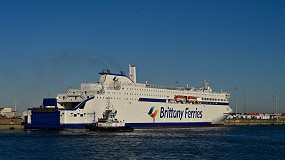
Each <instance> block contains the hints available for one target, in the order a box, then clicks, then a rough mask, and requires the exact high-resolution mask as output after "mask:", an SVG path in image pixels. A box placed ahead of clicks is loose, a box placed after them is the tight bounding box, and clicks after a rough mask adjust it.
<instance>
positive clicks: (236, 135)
mask: <svg viewBox="0 0 285 160" xmlns="http://www.w3.org/2000/svg"><path fill="white" fill-rule="evenodd" d="M0 159H49V160H50V159H65V160H68V159H285V126H232V127H210V128H190V129H154V130H150V129H148V130H135V131H134V132H130V133H115V132H112V133H111V132H89V131H0Z"/></svg>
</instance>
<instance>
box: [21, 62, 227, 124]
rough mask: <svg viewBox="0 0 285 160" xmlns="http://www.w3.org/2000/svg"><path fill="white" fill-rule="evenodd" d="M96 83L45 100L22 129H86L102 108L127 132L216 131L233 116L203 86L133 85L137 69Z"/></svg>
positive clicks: (221, 98)
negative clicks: (168, 129)
mask: <svg viewBox="0 0 285 160" xmlns="http://www.w3.org/2000/svg"><path fill="white" fill-rule="evenodd" d="M99 74H100V80H99V82H98V83H82V84H81V88H80V89H72V88H70V89H69V90H68V91H67V93H60V94H58V95H57V97H56V98H54V99H52V98H49V99H44V100H43V104H42V105H41V106H40V107H36V108H29V109H28V111H27V117H26V123H25V128H26V129H44V128H46V129H64V128H88V126H89V125H93V124H96V123H97V122H98V120H99V119H100V118H102V114H103V113H104V111H105V109H106V106H107V105H110V106H111V107H112V108H113V109H114V110H116V120H117V121H119V122H122V123H124V124H125V126H126V127H132V128H160V127H181V128H184V127H193V126H212V125H221V124H223V121H224V120H225V119H226V118H227V117H228V116H229V114H230V113H231V112H232V109H231V108H230V106H229V98H230V94H229V93H226V92H213V90H212V88H211V87H210V86H209V83H208V82H207V81H203V86H202V87H199V88H194V87H188V86H187V87H167V86H158V85H153V84H148V83H137V81H136V67H135V66H132V65H129V76H127V75H125V74H124V73H123V72H121V73H120V74H114V73H111V72H110V71H109V70H106V71H104V70H103V71H102V72H100V73H99Z"/></svg>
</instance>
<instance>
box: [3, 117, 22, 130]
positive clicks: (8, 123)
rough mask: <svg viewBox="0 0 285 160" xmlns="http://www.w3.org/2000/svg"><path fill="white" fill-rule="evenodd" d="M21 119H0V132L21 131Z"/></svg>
mask: <svg viewBox="0 0 285 160" xmlns="http://www.w3.org/2000/svg"><path fill="white" fill-rule="evenodd" d="M21 123H22V119H21V118H0V130H10V129H16V130H22V129H24V125H21Z"/></svg>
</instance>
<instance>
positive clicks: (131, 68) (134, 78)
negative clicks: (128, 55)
mask: <svg viewBox="0 0 285 160" xmlns="http://www.w3.org/2000/svg"><path fill="white" fill-rule="evenodd" d="M129 73H130V79H131V80H132V81H133V82H134V83H137V75H136V67H135V66H132V65H130V64H129Z"/></svg>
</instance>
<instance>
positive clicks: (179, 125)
mask: <svg viewBox="0 0 285 160" xmlns="http://www.w3.org/2000/svg"><path fill="white" fill-rule="evenodd" d="M211 124H212V123H211V122H185V123H183V122H177V123H126V127H134V128H155V127H162V128H163V127H165V128H167V127H168V128H184V127H204V126H211Z"/></svg>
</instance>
